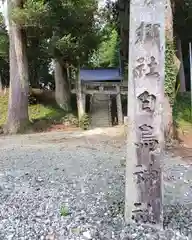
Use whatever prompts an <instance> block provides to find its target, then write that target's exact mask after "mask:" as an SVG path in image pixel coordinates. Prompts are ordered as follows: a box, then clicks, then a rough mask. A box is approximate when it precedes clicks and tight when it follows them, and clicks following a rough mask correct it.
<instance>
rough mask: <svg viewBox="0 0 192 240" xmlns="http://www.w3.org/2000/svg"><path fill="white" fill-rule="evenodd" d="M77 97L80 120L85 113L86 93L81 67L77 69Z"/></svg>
mask: <svg viewBox="0 0 192 240" xmlns="http://www.w3.org/2000/svg"><path fill="white" fill-rule="evenodd" d="M76 97H77V108H78V118H79V120H80V119H81V118H82V117H83V115H84V114H85V101H86V99H85V93H84V92H83V88H82V84H81V79H80V68H79V67H78V69H77V82H76Z"/></svg>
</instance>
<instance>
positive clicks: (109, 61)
mask: <svg viewBox="0 0 192 240" xmlns="http://www.w3.org/2000/svg"><path fill="white" fill-rule="evenodd" d="M105 28H107V29H106V31H104V32H103V34H104V36H103V41H102V42H101V44H100V45H99V48H98V50H97V51H95V52H94V54H93V55H92V56H91V59H90V62H89V63H90V65H91V66H93V67H104V68H105V67H118V66H119V36H118V33H117V31H116V30H115V29H113V28H111V27H109V26H108V25H106V27H105ZM109 30H110V33H109V32H108V31H109Z"/></svg>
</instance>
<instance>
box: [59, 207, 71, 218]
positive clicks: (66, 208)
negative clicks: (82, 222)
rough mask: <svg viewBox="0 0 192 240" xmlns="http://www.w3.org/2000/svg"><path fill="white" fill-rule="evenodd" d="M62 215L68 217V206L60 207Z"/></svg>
mask: <svg viewBox="0 0 192 240" xmlns="http://www.w3.org/2000/svg"><path fill="white" fill-rule="evenodd" d="M60 215H61V216H62V217H66V216H68V215H70V212H69V208H68V207H66V206H62V207H61V209H60Z"/></svg>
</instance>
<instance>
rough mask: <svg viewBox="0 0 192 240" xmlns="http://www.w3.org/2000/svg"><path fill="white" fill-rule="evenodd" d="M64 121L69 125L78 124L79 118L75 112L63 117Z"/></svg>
mask: <svg viewBox="0 0 192 240" xmlns="http://www.w3.org/2000/svg"><path fill="white" fill-rule="evenodd" d="M62 123H63V124H64V125H69V126H75V127H77V126H78V123H79V122H78V119H77V117H76V116H75V115H74V114H68V115H66V116H65V117H63V118H62Z"/></svg>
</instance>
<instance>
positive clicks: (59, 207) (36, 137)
mask: <svg viewBox="0 0 192 240" xmlns="http://www.w3.org/2000/svg"><path fill="white" fill-rule="evenodd" d="M89 133H90V134H89ZM89 133H88V132H87V133H86V134H84V133H81V132H79V133H47V134H33V135H24V136H13V137H1V139H0V146H1V147H0V153H1V159H0V202H1V205H0V240H24V239H25V240H69V239H70V240H72V239H73V240H78V239H81V240H87V239H92V240H94V239H95V240H111V239H116V240H133V239H136V240H140V239H141V240H154V239H157V240H158V239H161V240H167V239H168V240H176V239H178V240H184V239H190V240H191V239H192V210H191V201H190V200H191V199H192V165H191V166H190V165H189V164H187V163H185V162H183V161H181V159H180V158H179V157H172V156H171V155H166V156H165V161H164V162H165V168H164V180H165V181H164V182H165V184H164V185H165V194H164V196H165V197H164V216H165V219H164V220H165V221H164V225H165V230H158V229H153V228H151V227H149V226H139V225H125V223H124V221H123V215H122V213H123V207H124V175H125V173H124V161H125V153H126V146H125V142H124V141H123V140H122V139H121V138H114V136H115V135H113V136H112V135H110V136H106V134H105V135H102V134H101V132H97V135H95V136H91V134H93V133H92V132H89ZM112 137H113V140H111V139H112ZM101 139H102V140H101ZM114 139H115V140H114Z"/></svg>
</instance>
